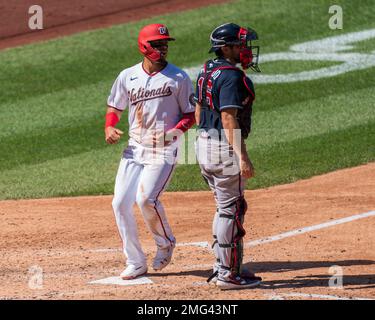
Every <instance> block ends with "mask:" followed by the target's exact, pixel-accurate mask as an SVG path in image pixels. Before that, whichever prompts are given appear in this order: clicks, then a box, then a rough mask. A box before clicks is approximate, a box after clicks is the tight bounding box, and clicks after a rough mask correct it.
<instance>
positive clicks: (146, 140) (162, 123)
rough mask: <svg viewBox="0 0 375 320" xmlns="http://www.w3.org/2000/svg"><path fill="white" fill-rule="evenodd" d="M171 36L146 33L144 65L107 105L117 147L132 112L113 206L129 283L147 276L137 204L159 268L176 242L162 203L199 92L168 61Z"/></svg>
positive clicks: (163, 31) (110, 137) (157, 27)
mask: <svg viewBox="0 0 375 320" xmlns="http://www.w3.org/2000/svg"><path fill="white" fill-rule="evenodd" d="M172 40H175V39H173V38H172V37H170V35H169V32H168V29H167V27H166V26H165V25H163V24H151V25H147V26H145V27H144V28H142V29H141V31H140V33H139V37H138V46H139V50H140V52H141V54H142V55H143V56H144V58H143V61H142V62H140V63H138V64H136V65H135V66H133V67H130V68H127V69H125V70H123V71H122V72H121V73H120V74H119V76H118V77H117V79H116V80H115V82H114V84H113V86H112V90H111V93H110V95H109V97H108V101H107V105H108V107H107V113H106V122H105V140H106V142H107V143H109V144H113V143H117V142H118V141H119V139H120V137H121V135H122V134H123V132H122V131H121V130H119V129H117V128H116V124H117V123H118V122H119V120H120V118H121V115H122V113H123V111H124V110H125V108H126V107H127V108H128V123H129V142H128V146H127V148H126V149H125V150H124V152H123V155H122V158H121V161H120V165H119V168H118V172H117V176H116V183H115V190H114V198H113V202H112V207H113V211H114V214H115V217H116V223H117V226H118V229H119V232H120V236H121V238H122V241H123V251H124V254H125V256H126V258H127V260H126V268H125V270H124V271H123V272H122V273H121V275H120V276H121V278H122V279H124V280H129V279H133V278H135V277H138V276H140V275H143V274H145V273H146V272H147V270H148V268H147V261H146V256H145V254H144V252H143V250H142V248H141V244H140V242H139V237H138V231H137V225H136V220H135V218H134V213H133V205H134V204H135V203H137V205H138V206H139V208H140V210H141V212H142V215H143V218H144V220H145V222H146V225H147V227H148V229H149V230H150V232H151V233H152V235H153V238H154V240H155V243H156V246H157V252H156V255H155V257H154V260H153V264H152V267H153V269H154V270H161V269H163V268H164V267H166V266H167V265H168V263H169V262H170V261H171V257H172V252H173V249H174V247H175V243H176V239H175V237H174V236H173V233H172V230H171V227H170V225H169V224H168V221H167V217H166V214H165V211H164V208H163V206H162V204H161V202H160V200H159V198H160V196H161V194H162V193H163V191H164V190H165V189H166V187H167V185H168V183H169V181H170V179H171V177H172V174H173V171H174V169H175V166H176V162H177V156H178V149H179V137H180V136H181V135H182V134H183V133H184V132H185V131H186V130H188V129H189V128H190V127H191V126H192V125H193V124H194V123H195V118H194V99H193V96H194V93H193V88H192V83H191V80H190V78H189V77H188V75H187V74H186V73H185V72H184V71H182V70H181V69H179V68H177V67H176V66H174V65H172V64H170V63H168V62H167V60H166V57H167V53H168V44H169V41H172Z"/></svg>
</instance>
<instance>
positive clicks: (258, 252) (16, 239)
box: [0, 163, 375, 299]
mask: <svg viewBox="0 0 375 320" xmlns="http://www.w3.org/2000/svg"><path fill="white" fill-rule="evenodd" d="M374 190H375V163H372V164H368V165H364V166H360V167H357V168H352V169H345V170H340V171H337V172H333V173H329V174H326V175H322V176H317V177H314V178H311V179H307V180H302V181H298V182H296V183H293V184H288V185H281V186H277V187H272V188H267V189H263V190H255V191H247V192H246V199H247V201H248V203H249V211H248V213H247V216H246V221H245V227H246V229H247V231H248V232H247V235H246V237H245V243H247V244H248V245H247V247H246V249H245V259H244V261H245V262H247V265H248V266H249V267H250V268H251V269H253V270H255V271H256V272H257V273H259V274H260V275H261V276H262V277H263V279H264V282H263V284H262V286H261V287H259V288H257V289H249V290H241V291H232V292H230V293H228V292H221V291H220V290H219V289H217V288H216V287H214V286H212V285H208V284H207V283H206V282H205V281H206V278H207V277H208V276H209V274H210V271H211V265H212V263H213V256H212V254H211V252H210V249H209V248H207V247H204V246H203V244H204V243H203V244H202V243H201V242H206V241H208V242H210V241H211V239H210V233H211V220H212V217H213V213H214V211H215V207H214V202H213V199H212V195H211V194H210V193H209V192H183V193H182V192H176V193H165V194H164V195H163V198H162V201H163V202H164V204H165V207H166V211H167V214H168V217H169V219H170V222H171V226H172V228H173V230H174V233H175V235H176V237H177V241H178V243H179V246H178V247H177V248H176V250H175V254H174V257H173V260H172V263H171V264H170V265H169V266H168V267H167V268H166V269H164V270H163V271H162V272H159V273H157V272H154V271H152V270H151V269H150V270H149V271H150V272H149V273H148V274H147V279H149V280H151V281H152V282H153V283H152V284H142V285H133V286H120V285H99V284H88V282H90V281H95V280H99V279H103V278H108V277H115V276H118V274H119V272H121V271H122V269H123V265H124V258H123V256H122V253H121V251H120V246H121V244H120V239H119V236H118V233H117V228H116V225H115V220H114V217H113V213H112V210H111V199H112V197H111V196H104V197H77V198H59V199H43V200H21V201H2V202H0V216H1V219H0V229H1V231H2V237H1V239H0V241H1V243H0V253H1V256H2V257H3V258H2V259H1V261H0V270H1V272H0V281H1V284H2V285H1V287H0V298H2V299H14V298H26V299H35V298H37V299H279V298H284V299H302V298H303V299H310V298H313V299H327V298H332V299H334V298H337V297H341V298H374V299H375V251H374V244H375V233H374V230H375V215H372V216H369V217H366V218H362V219H358V220H355V221H348V222H346V223H342V224H338V225H335V226H330V227H324V226H321V227H319V229H317V230H315V231H308V230H305V233H304V232H303V230H302V231H300V232H297V235H290V236H289V237H285V238H284V239H280V240H277V239H276V238H275V239H274V241H273V242H269V243H261V244H257V243H254V242H251V241H254V240H257V239H262V238H265V237H268V236H274V235H279V234H282V233H285V232H287V231H291V230H295V229H299V228H304V227H309V226H313V225H319V224H322V223H325V222H332V223H333V222H335V221H336V220H337V219H341V218H344V217H352V216H353V215H357V214H360V213H365V212H371V211H372V210H375V196H374ZM137 219H138V220H139V226H140V230H139V231H140V234H142V244H143V246H144V249H145V251H146V253H147V256H148V260H149V263H151V261H152V257H153V255H154V253H155V246H154V244H153V240H152V238H151V235H150V234H149V233H148V231H147V230H146V228H145V225H144V222H143V220H142V218H141V215H140V213H139V212H138V210H137ZM298 233H300V234H298ZM249 241H250V242H251V243H250V244H249ZM333 265H338V266H340V267H341V268H342V271H343V275H344V277H343V288H342V289H339V288H331V287H329V281H330V278H331V277H332V273H331V274H330V273H329V272H330V269H329V268H330V267H331V266H333ZM35 270H40V273H39V274H40V275H42V278H39V279H42V280H40V281H42V282H36V284H37V285H36V286H35V274H36V272H35ZM331 272H332V270H331ZM30 287H31V288H33V289H30Z"/></svg>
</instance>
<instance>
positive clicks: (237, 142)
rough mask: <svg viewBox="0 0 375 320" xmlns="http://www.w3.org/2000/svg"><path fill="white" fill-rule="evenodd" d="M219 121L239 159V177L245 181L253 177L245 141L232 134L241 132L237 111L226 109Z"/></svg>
mask: <svg viewBox="0 0 375 320" xmlns="http://www.w3.org/2000/svg"><path fill="white" fill-rule="evenodd" d="M221 121H222V124H223V128H224V132H225V136H226V138H227V140H228V142H229V144H230V145H231V146H232V147H233V150H234V152H235V153H236V154H237V156H238V158H239V159H240V168H241V175H242V176H243V177H244V178H247V179H249V178H251V177H253V176H254V167H253V164H252V163H251V161H250V158H249V155H248V154H247V151H246V144H245V141H244V139H243V137H242V136H241V134H238V135H237V136H236V135H235V134H234V132H235V130H241V128H240V125H239V123H238V121H237V109H235V108H228V109H225V110H223V111H222V112H221Z"/></svg>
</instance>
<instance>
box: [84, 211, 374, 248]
mask: <svg viewBox="0 0 375 320" xmlns="http://www.w3.org/2000/svg"><path fill="white" fill-rule="evenodd" d="M371 216H375V211H369V212H365V213H360V214H356V215H353V216H349V217H345V218H341V219H337V220H331V221H327V222H324V223H321V224H317V225H313V226H308V227H304V228H299V229H295V230H291V231H288V232H285V233H281V234H278V235H275V236H269V237H265V238H261V239H258V240H253V241H249V242H246V243H245V247H246V248H248V247H255V246H258V245H260V244H265V243H269V242H273V241H278V240H282V239H285V238H289V237H293V236H297V235H300V234H304V233H308V232H311V231H316V230H320V229H324V228H328V227H332V226H336V225H339V224H343V223H347V222H351V221H355V220H359V219H364V218H368V217H371ZM188 246H190V247H201V248H210V245H209V242H208V241H200V242H182V243H178V244H177V247H188ZM89 251H90V252H113V251H121V250H120V249H93V250H89Z"/></svg>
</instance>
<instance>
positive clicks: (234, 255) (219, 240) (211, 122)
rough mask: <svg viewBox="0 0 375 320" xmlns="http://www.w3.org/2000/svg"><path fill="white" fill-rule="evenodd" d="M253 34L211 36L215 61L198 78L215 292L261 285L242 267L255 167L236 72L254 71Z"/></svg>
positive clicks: (247, 89)
mask: <svg viewBox="0 0 375 320" xmlns="http://www.w3.org/2000/svg"><path fill="white" fill-rule="evenodd" d="M257 39H258V37H257V34H256V32H255V31H254V30H251V29H245V28H242V27H240V26H239V25H237V24H234V23H226V24H224V25H221V26H219V27H217V28H216V29H215V30H214V31H213V32H212V33H211V37H210V40H211V45H212V47H211V49H210V51H209V52H215V54H216V56H217V57H216V59H213V60H208V61H207V62H206V63H205V64H204V66H203V68H202V70H201V72H200V73H199V75H198V78H197V85H196V94H195V100H196V102H197V103H196V110H195V118H196V123H197V124H199V125H198V130H199V133H198V139H197V143H196V153H197V159H198V162H199V165H200V169H201V173H202V175H203V178H204V179H205V180H206V182H207V183H208V185H209V187H210V188H211V190H212V191H213V192H214V197H215V201H216V205H217V210H216V214H215V217H214V220H213V226H212V228H213V238H214V239H213V240H214V242H213V245H212V247H213V251H214V254H215V257H216V263H215V264H214V270H213V271H214V272H213V275H212V276H211V277H210V278H209V279H208V282H209V281H215V282H216V285H217V286H218V287H219V288H220V289H224V290H225V289H240V288H249V287H254V286H257V285H259V284H260V282H261V278H260V277H256V276H255V275H254V274H252V273H250V272H249V271H245V270H243V268H242V259H243V237H244V235H245V230H244V228H243V222H244V216H245V213H246V210H247V204H246V200H245V198H244V188H245V182H246V180H247V179H249V178H251V177H253V176H254V167H253V165H252V163H251V160H250V158H249V156H248V154H247V151H246V144H245V142H244V140H245V139H246V138H247V137H248V135H249V133H250V130H251V114H252V103H253V101H254V99H255V93H254V86H253V83H252V81H251V80H250V79H249V78H248V77H247V76H246V75H245V73H244V72H243V71H242V70H241V69H239V68H237V67H236V64H237V63H241V65H242V68H243V69H247V68H251V69H253V70H254V71H257V72H259V71H260V70H259V67H258V54H259V47H258V46H252V45H251V41H252V40H257Z"/></svg>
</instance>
